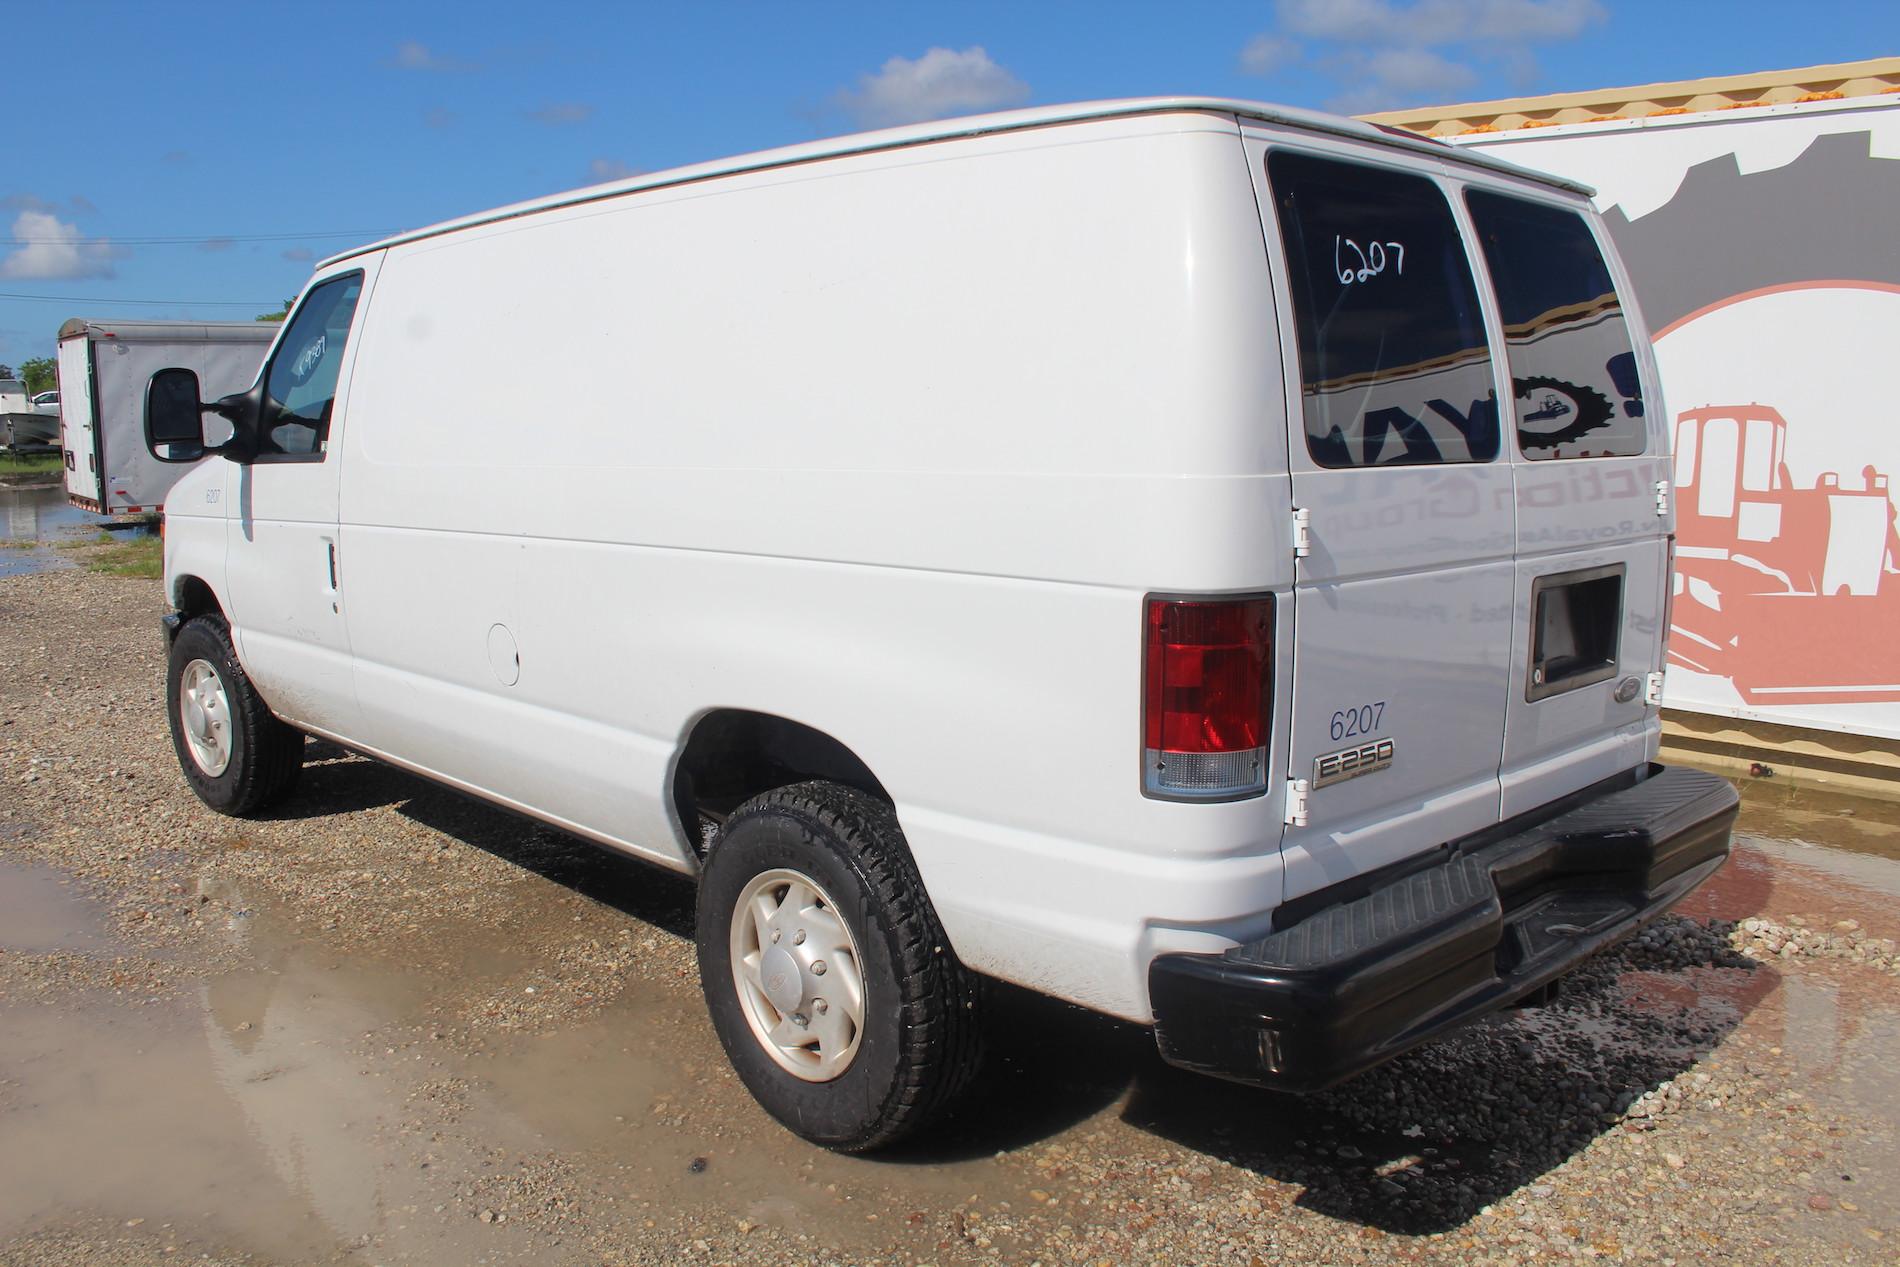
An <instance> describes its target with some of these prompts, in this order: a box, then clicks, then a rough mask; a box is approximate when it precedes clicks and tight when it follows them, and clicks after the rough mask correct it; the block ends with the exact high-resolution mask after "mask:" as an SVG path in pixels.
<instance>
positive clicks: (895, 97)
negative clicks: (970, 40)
mask: <svg viewBox="0 0 1900 1267" xmlns="http://www.w3.org/2000/svg"><path fill="white" fill-rule="evenodd" d="M1028 97H1029V85H1028V84H1026V83H1024V82H1023V81H1022V80H1020V79H1018V78H1016V76H1014V75H1012V74H1010V73H1009V71H1007V70H1005V69H1004V68H1003V67H1001V66H998V65H997V64H996V63H995V62H993V61H991V60H990V55H989V53H988V52H986V51H985V50H984V49H983V47H982V46H981V45H972V46H971V47H969V48H966V49H964V50H963V51H962V52H960V53H959V52H956V51H954V50H952V49H947V48H933V49H930V50H928V51H927V52H925V53H924V55H923V56H922V57H919V58H917V59H916V60H915V61H913V60H911V59H910V58H908V57H893V58H891V59H890V60H889V61H887V62H885V63H884V65H883V67H882V68H881V69H880V70H879V71H878V72H877V74H875V75H860V76H859V77H858V86H857V88H856V89H855V90H850V89H844V90H840V91H839V92H838V93H837V94H836V95H835V96H834V97H833V98H832V104H833V105H835V106H836V107H837V108H838V109H840V110H843V111H844V112H846V113H847V114H849V115H850V116H851V117H852V118H853V119H855V120H856V121H857V123H858V125H859V126H860V127H866V128H888V127H896V126H897V125H899V124H903V123H921V122H923V121H925V120H927V119H942V118H946V117H948V116H950V115H955V114H980V113H982V112H983V111H985V110H995V109H998V108H1000V107H1003V106H1010V105H1015V104H1017V103H1019V102H1022V101H1025V100H1027V99H1028Z"/></svg>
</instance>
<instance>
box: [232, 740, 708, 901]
mask: <svg viewBox="0 0 1900 1267" xmlns="http://www.w3.org/2000/svg"><path fill="white" fill-rule="evenodd" d="M382 806H392V807H394V808H395V810H396V812H397V813H399V814H401V815H402V816H403V817H405V818H408V819H411V820H413V821H414V822H417V823H420V824H421V825H423V826H425V827H428V828H430V829H431V830H433V831H438V832H440V833H442V834H443V835H444V836H448V837H451V838H452V839H454V840H457V841H459V842H461V843H462V844H465V845H469V846H472V847H474V848H476V849H480V850H481V851H482V852H484V853H487V854H492V855H493V856H495V857H497V858H499V859H501V860H502V861H504V862H508V863H512V864H513V865H515V866H517V867H520V868H522V869H523V870H526V871H532V872H533V873H534V874H536V875H538V876H541V877H542V878H543V879H546V880H551V881H553V882H554V883H555V884H559V885H561V886H563V887H564V888H568V889H572V890H573V891H574V892H576V893H578V894H580V895H581V896H582V897H585V898H588V899H590V900H592V901H595V902H598V903H600V904H601V905H603V906H608V907H612V908H613V909H614V910H617V911H619V912H621V913H622V914H624V915H629V916H631V917H633V918H634V919H637V920H640V921H641V922H643V923H646V924H651V925H652V926H654V927H655V928H657V929H660V930H662V931H664V932H667V933H671V934H672V935H673V936H675V937H683V938H689V939H690V938H691V937H692V935H693V920H694V896H695V889H694V885H693V881H692V880H690V879H688V878H687V877H685V876H682V875H678V874H676V873H674V872H671V871H667V870H664V869H662V868H660V867H656V866H653V865H652V864H650V863H646V862H641V861H639V860H638V859H635V858H630V857H628V856H627V855H625V854H622V853H617V852H615V851H614V850H612V849H607V848H604V847H602V846H600V845H596V844H592V843H590V842H588V841H585V840H581V839H580V838H578V837H575V836H570V835H569V834H567V833H566V832H563V831H561V830H559V829H557V828H553V827H549V826H547V825H546V824H544V823H539V822H536V821H535V820H533V819H530V818H524V817H521V816H520V815H517V814H513V813H510V812H509V811H507V810H505V809H502V808H500V807H499V806H495V805H491V804H489V803H488V802H486V801H482V800H478V799H476V798H475V797H472V796H466V795H464V794H462V793H460V792H457V791H454V790H453V789H450V788H445V787H442V786H441V785H439V784H436V783H432V782H430V781H429V780H427V779H425V778H422V777H421V776H420V775H415V774H411V773H409V772H408V771H406V770H399V769H397V768H396V767H395V766H391V765H385V764H384V763H383V762H381V761H375V760H371V759H369V758H367V757H359V756H357V755H355V754H354V753H350V752H346V751H344V750H343V749H341V748H338V747H336V746H335V745H333V744H329V743H326V742H323V741H322V740H315V739H313V740H310V741H309V745H308V747H307V748H306V749H305V763H304V772H303V780H302V782H301V783H300V784H299V786H298V788H297V791H296V794H295V795H293V796H292V797H291V798H290V799H289V800H288V801H286V802H284V803H283V804H282V805H281V806H279V807H277V808H276V809H275V810H273V811H272V812H271V813H269V814H267V815H265V816H264V817H265V818H267V819H276V820H281V821H295V820H300V819H306V818H327V817H329V816H331V815H333V814H343V813H348V812H350V811H353V810H366V809H376V808H379V807H382Z"/></svg>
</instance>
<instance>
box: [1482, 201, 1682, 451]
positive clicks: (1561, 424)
mask: <svg viewBox="0 0 1900 1267" xmlns="http://www.w3.org/2000/svg"><path fill="white" fill-rule="evenodd" d="M1465 201H1466V205H1467V206H1469V207H1470V209H1471V219H1472V223H1473V224H1474V225H1476V227H1477V230H1478V239H1479V241H1481V242H1482V243H1483V244H1484V261H1485V266H1486V267H1487V268H1489V269H1490V271H1491V284H1492V285H1493V286H1495V287H1496V288H1497V295H1498V311H1499V314H1500V315H1501V316H1502V318H1503V321H1504V340H1505V360H1507V361H1508V362H1509V363H1510V367H1511V388H1512V391H1513V393H1514V394H1515V395H1516V397H1517V401H1516V416H1517V443H1518V447H1519V448H1520V449H1522V450H1523V453H1524V456H1525V457H1527V458H1574V457H1627V456H1632V455H1634V454H1638V453H1641V452H1642V451H1643V449H1644V447H1645V445H1646V441H1647V439H1648V437H1647V435H1646V427H1645V424H1644V422H1643V392H1642V384H1641V382H1640V381H1639V380H1638V378H1637V375H1636V354H1635V352H1634V351H1633V350H1632V349H1631V345H1630V333H1629V324H1628V323H1627V322H1626V321H1625V320H1624V318H1623V306H1622V303H1621V302H1620V301H1619V300H1618V298H1617V295H1616V287H1615V285H1614V284H1613V283H1612V282H1611V281H1610V270H1609V269H1608V268H1607V267H1605V266H1604V263H1603V255H1602V253H1601V252H1600V251H1598V250H1597V244H1596V239H1595V238H1594V237H1593V236H1592V235H1591V233H1590V226H1589V225H1588V224H1586V223H1584V219H1583V217H1582V216H1580V215H1578V214H1577V213H1576V212H1574V211H1567V210H1565V209H1564V208H1562V207H1552V206H1548V205H1546V204H1543V203H1535V202H1525V201H1524V200H1523V199H1521V198H1511V197H1507V196H1506V195H1504V194H1495V193H1487V192H1484V191H1481V190H1476V189H1474V190H1471V191H1469V192H1468V193H1467V194H1466V195H1465Z"/></svg>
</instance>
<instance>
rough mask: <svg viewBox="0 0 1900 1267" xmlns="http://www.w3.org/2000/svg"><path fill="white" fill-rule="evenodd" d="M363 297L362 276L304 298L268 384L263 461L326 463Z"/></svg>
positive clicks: (325, 286) (261, 449)
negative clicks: (341, 372) (340, 377)
mask: <svg viewBox="0 0 1900 1267" xmlns="http://www.w3.org/2000/svg"><path fill="white" fill-rule="evenodd" d="M362 293H363V275H362V274H361V273H348V274H345V275H344V276H342V277H333V278H331V279H330V280H329V281H327V282H324V283H323V284H322V285H321V286H318V287H317V288H316V289H315V290H312V291H311V292H310V293H309V295H307V296H305V298H304V301H303V306H302V307H300V308H298V309H297V312H296V315H295V316H293V317H291V319H290V326H289V328H288V329H287V330H285V332H284V337H283V339H282V341H281V342H279V343H278V345H277V354H276V355H275V356H274V357H272V358H271V363H270V370H269V372H268V374H267V376H266V377H265V380H264V409H263V418H262V425H261V426H260V427H259V429H258V435H259V444H258V457H259V459H260V460H263V461H269V460H270V459H272V458H274V457H290V458H304V459H307V460H312V459H313V460H316V461H321V460H322V459H323V453H324V446H325V444H326V443H327V442H328V440H329V434H330V408H331V405H332V404H333V403H334V402H335V400H336V380H337V368H338V367H339V366H340V365H341V364H342V363H343V347H344V344H345V343H346V342H347V341H348V339H349V335H350V322H351V320H352V319H353V318H354V317H355V316H356V301H357V300H358V299H359V298H360V297H361V296H362Z"/></svg>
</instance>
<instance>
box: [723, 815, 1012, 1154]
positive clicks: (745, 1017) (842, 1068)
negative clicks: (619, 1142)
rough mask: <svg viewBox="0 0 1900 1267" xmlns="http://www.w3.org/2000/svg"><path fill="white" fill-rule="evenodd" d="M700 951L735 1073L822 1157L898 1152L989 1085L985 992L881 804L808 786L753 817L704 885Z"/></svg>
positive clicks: (732, 823)
mask: <svg viewBox="0 0 1900 1267" xmlns="http://www.w3.org/2000/svg"><path fill="white" fill-rule="evenodd" d="M698 942H699V974H700V986H701V988H702V989H703V990H704V991H705V995H706V1006H707V1009H708V1010H709V1011H710V1012H711V1014H712V1022H713V1028H714V1029H715V1030H717V1031H718V1034H719V1041H720V1042H721V1043H722V1044H723V1045H724V1047H725V1049H726V1055H727V1057H728V1058H729V1059H730V1060H731V1061H732V1064H733V1067H734V1068H735V1069H736V1070H737V1071H738V1073H739V1077H740V1079H741V1080H742V1081H743V1082H744V1083H745V1085H746V1087H747V1089H748V1090H750V1091H751V1092H752V1094H753V1096H754V1098H756V1099H757V1100H758V1101H759V1103H760V1104H761V1105H762V1106H764V1108H765V1110H766V1111H767V1112H768V1113H770V1114H771V1115H772V1116H773V1117H775V1118H777V1119H778V1120H779V1121H780V1122H782V1123H784V1124H785V1126H787V1127H789V1128H790V1129H791V1130H792V1131H794V1132H795V1133H797V1134H799V1135H802V1136H803V1137H804V1138H806V1139H808V1140H810V1141H811V1142H813V1143H815V1144H822V1145H824V1146H825V1147H827V1148H835V1149H838V1150H840V1151H843V1152H863V1151H866V1150H869V1149H873V1148H879V1147H882V1146H884V1145H887V1144H891V1143H894V1142H895V1141H896V1140H898V1139H899V1138H901V1137H902V1136H904V1135H907V1134H909V1133H911V1132H913V1131H915V1130H917V1129H918V1128H919V1127H922V1126H924V1125H926V1124H928V1123H929V1122H930V1121H931V1120H932V1119H934V1118H935V1117H937V1116H938V1115H939V1114H941V1113H942V1112H943V1111H944V1110H945V1109H947V1108H948V1107H949V1106H950V1105H951V1104H952V1103H953V1101H954V1100H955V1099H956V1097H957V1095H958V1093H959V1092H960V1091H962V1089H963V1088H964V1086H965V1085H966V1084H967V1083H968V1082H969V1079H970V1077H971V1075H972V1074H973V1073H974V1072H975V1071H976V1067H977V1065H978V1063H979V1062H980V1059H981V1054H980V1046H981V1042H980V1036H981V1028H980V1018H979V1015H978V1004H979V1000H980V995H981V985H980V982H979V980H978V978H977V977H976V976H975V975H974V974H973V973H971V972H970V971H969V970H968V969H967V968H965V967H964V966H963V965H962V964H961V963H959V962H958V961H957V958H956V955H955V954H954V953H953V952H952V951H951V949H950V946H949V944H948V942H947V941H946V940H945V938H944V935H943V929H942V928H941V927H940V926H939V925H938V923H937V916H936V912H935V911H933V910H932V909H931V906H930V900H929V898H928V897H927V896H926V895H925V893H924V888H923V883H922V881H921V880H920V879H919V878H918V875H917V869H916V866H915V864H914V863H913V862H912V861H911V857H910V852H909V849H908V847H907V846H906V845H905V843H904V836H903V832H902V830H901V829H900V828H899V826H898V823H897V816H896V814H894V813H893V812H892V810H891V807H890V806H888V805H886V804H884V803H883V802H882V801H880V800H877V799H876V798H875V797H872V796H869V795H867V794H865V793H863V792H859V791H856V790H854V789H851V788H847V787H843V786H840V785H838V784H835V783H802V784H798V785H795V786H792V787H786V788H779V789H777V790H776V791H772V792H767V793H765V794H764V795H762V796H758V797H754V798H753V799H752V800H750V801H747V802H746V803H745V804H743V805H741V806H740V807H739V808H738V809H737V810H735V811H734V812H733V814H732V816H731V817H730V818H728V819H727V820H726V822H725V825H724V826H723V827H722V828H721V829H720V831H719V835H718V837H717V839H716V840H715V841H714V843H713V846H712V851H711V853H710V855H709V857H708V858H707V862H706V868H705V872H704V874H703V876H702V877H701V882H700V888H699V912H698Z"/></svg>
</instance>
